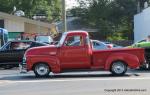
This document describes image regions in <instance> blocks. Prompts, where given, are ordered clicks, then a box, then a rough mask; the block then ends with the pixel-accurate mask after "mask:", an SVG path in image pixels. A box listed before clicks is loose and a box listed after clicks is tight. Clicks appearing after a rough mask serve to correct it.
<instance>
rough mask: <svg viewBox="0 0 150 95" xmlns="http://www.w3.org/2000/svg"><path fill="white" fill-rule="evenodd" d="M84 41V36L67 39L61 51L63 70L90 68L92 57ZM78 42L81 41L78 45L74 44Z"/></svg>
mask: <svg viewBox="0 0 150 95" xmlns="http://www.w3.org/2000/svg"><path fill="white" fill-rule="evenodd" d="M79 38H80V39H79ZM83 39H84V37H83V36H70V37H67V39H66V40H65V42H64V45H63V46H62V47H61V49H60V59H61V68H62V69H75V68H82V69H83V68H90V57H89V55H88V53H87V48H86V47H85V43H84V40H83ZM77 40H79V41H80V43H79V44H78V45H77V44H75V45H74V44H72V43H74V42H75V41H77Z"/></svg>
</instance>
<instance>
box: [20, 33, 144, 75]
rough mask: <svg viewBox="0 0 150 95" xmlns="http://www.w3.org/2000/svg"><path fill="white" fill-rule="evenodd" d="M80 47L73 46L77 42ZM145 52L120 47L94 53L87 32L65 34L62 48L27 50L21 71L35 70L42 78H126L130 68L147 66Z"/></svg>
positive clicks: (58, 46) (46, 47)
mask: <svg viewBox="0 0 150 95" xmlns="http://www.w3.org/2000/svg"><path fill="white" fill-rule="evenodd" d="M77 39H78V40H80V44H78V45H75V46H74V45H73V46H72V44H70V43H72V42H75V41H76V40H77ZM144 54H145V53H144V49H142V48H121V49H120V48H119V49H107V50H92V45H91V42H90V39H89V35H88V33H87V32H85V31H71V32H64V33H63V35H62V37H61V40H60V41H59V43H58V45H53V46H51V45H50V46H44V47H35V48H31V49H29V50H27V51H26V53H25V55H24V57H23V62H22V63H21V64H20V68H21V71H34V73H35V75H36V76H38V77H45V76H48V75H49V73H50V72H53V73H61V72H67V71H93V70H95V71H98V70H106V71H110V72H112V74H113V75H119V76H120V75H124V74H125V73H126V71H127V68H132V69H136V68H138V67H140V66H141V65H143V64H144V62H145V57H144Z"/></svg>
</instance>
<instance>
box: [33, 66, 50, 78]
mask: <svg viewBox="0 0 150 95" xmlns="http://www.w3.org/2000/svg"><path fill="white" fill-rule="evenodd" d="M34 73H35V75H36V77H47V76H49V73H50V68H49V66H48V65H47V64H45V63H38V64H36V65H35V66H34Z"/></svg>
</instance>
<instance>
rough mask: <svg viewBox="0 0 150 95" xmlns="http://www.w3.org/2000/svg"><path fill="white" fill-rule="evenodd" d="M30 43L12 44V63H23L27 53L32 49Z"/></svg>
mask: <svg viewBox="0 0 150 95" xmlns="http://www.w3.org/2000/svg"><path fill="white" fill-rule="evenodd" d="M31 43H32V42H30V41H22V42H14V43H12V44H11V47H10V48H11V50H12V51H13V53H12V55H13V56H12V62H18V63H20V62H22V58H23V55H24V53H25V51H26V50H27V49H28V48H30V47H31Z"/></svg>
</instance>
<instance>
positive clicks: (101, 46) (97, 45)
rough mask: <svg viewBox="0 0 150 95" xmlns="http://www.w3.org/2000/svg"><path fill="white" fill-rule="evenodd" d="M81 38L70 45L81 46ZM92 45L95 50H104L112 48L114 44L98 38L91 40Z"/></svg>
mask: <svg viewBox="0 0 150 95" xmlns="http://www.w3.org/2000/svg"><path fill="white" fill-rule="evenodd" d="M79 43H80V42H79V40H77V41H74V42H73V43H71V44H70V46H79ZM91 43H92V46H93V49H94V50H104V49H112V48H115V47H113V46H114V44H106V43H105V42H101V41H98V40H91Z"/></svg>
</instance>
